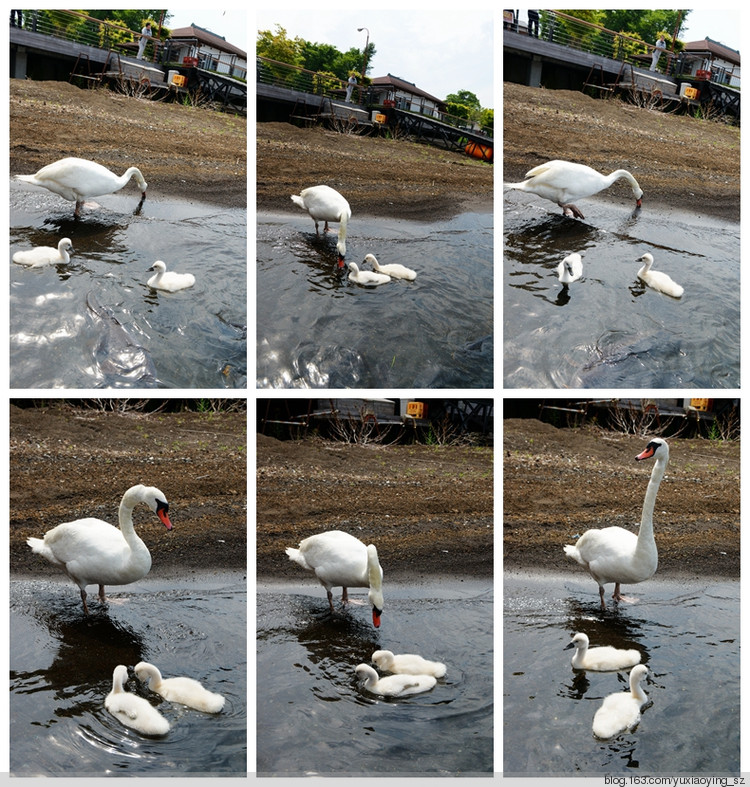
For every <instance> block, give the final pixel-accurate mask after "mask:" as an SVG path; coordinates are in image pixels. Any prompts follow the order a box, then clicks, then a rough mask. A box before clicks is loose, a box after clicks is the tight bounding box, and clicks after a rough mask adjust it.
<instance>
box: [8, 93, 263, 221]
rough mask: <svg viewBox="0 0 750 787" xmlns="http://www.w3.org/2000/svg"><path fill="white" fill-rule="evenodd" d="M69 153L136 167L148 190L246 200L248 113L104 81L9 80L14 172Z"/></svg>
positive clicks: (221, 201) (233, 203)
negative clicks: (86, 85) (130, 91)
mask: <svg viewBox="0 0 750 787" xmlns="http://www.w3.org/2000/svg"><path fill="white" fill-rule="evenodd" d="M66 156H77V157H79V158H85V159H92V160H94V161H97V162H99V163H100V164H103V165H104V166H105V167H107V168H109V169H111V170H112V171H114V172H116V173H117V174H118V175H119V174H122V172H124V171H125V169H127V168H128V167H131V166H136V167H138V168H139V169H140V170H141V171H142V172H143V176H144V178H145V179H146V181H147V183H148V186H149V194H165V195H167V196H171V197H179V198H181V199H187V200H192V199H196V200H199V201H201V202H209V203H213V204H217V205H225V206H227V207H236V208H241V207H244V206H246V204H247V120H246V119H245V118H244V117H240V116H238V115H233V114H228V113H224V112H219V111H216V110H212V109H208V108H203V107H191V106H184V105H183V104H180V103H166V102H160V101H150V100H148V99H140V98H132V97H130V96H125V95H122V94H119V93H115V92H113V91H111V90H108V89H106V88H96V89H91V90H86V89H81V88H78V87H75V86H74V85H71V84H69V83H67V82H35V81H32V80H21V79H11V80H10V174H11V175H30V174H33V173H34V172H36V171H37V170H38V169H40V168H41V167H43V166H45V165H46V164H51V163H52V162H53V161H57V160H58V159H61V158H65V157H66ZM126 188H128V187H127V186H126ZM131 188H132V186H131Z"/></svg>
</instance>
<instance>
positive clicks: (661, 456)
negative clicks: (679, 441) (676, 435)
mask: <svg viewBox="0 0 750 787" xmlns="http://www.w3.org/2000/svg"><path fill="white" fill-rule="evenodd" d="M652 457H654V458H655V463H654V467H653V470H652V471H651V479H650V480H649V482H648V488H647V489H646V496H645V498H644V500H643V511H642V513H641V526H640V529H639V530H638V535H637V536H636V535H635V534H634V533H631V532H630V531H629V530H625V528H622V527H617V526H613V527H605V528H601V529H595V530H587V531H586V532H585V533H584V534H583V535H582V536H581V537H580V538H579V539H578V541H576V544H575V546H571V545H567V546H565V547H564V549H565V554H566V555H567V556H568V557H569V558H571V559H573V560H575V561H576V562H577V563H580V564H581V565H582V566H583V567H584V568H586V569H587V570H588V572H589V573H590V574H591V576H592V577H593V578H594V579H595V580H596V582H597V583H598V584H599V599H600V602H601V607H602V609H605V608H606V605H605V603H604V585H607V584H609V583H610V582H614V583H615V592H614V595H613V596H612V597H613V598H614V599H615V601H623V600H624V597H623V596H622V595H621V594H620V584H621V583H622V584H631V583H636V582H643V581H645V580H647V579H650V578H651V577H652V576H653V575H654V573H655V571H656V566H657V562H658V556H657V551H656V541H654V522H653V514H654V505H655V503H656V493H657V491H658V490H659V484H660V483H661V480H662V478H663V477H664V472H665V471H666V469H667V463H668V462H669V446H668V445H667V443H666V441H665V440H662V439H661V438H660V437H654V438H652V439H651V440H650V441H649V443H648V445H647V446H646V448H645V449H644V450H643V451H642V452H641V453H640V454H638V456H636V460H638V461H640V460H643V459H650V458H652Z"/></svg>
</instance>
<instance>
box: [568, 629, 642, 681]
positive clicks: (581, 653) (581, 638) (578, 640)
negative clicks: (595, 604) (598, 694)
mask: <svg viewBox="0 0 750 787" xmlns="http://www.w3.org/2000/svg"><path fill="white" fill-rule="evenodd" d="M569 648H575V649H576V652H575V653H574V654H573V658H572V659H571V661H570V663H571V664H572V665H573V669H589V670H594V671H599V672H607V671H608V670H620V669H625V668H626V667H633V666H634V665H636V664H638V662H639V661H640V660H641V654H640V653H639V652H638V651H637V650H634V649H631V650H621V649H619V648H613V647H611V646H610V645H604V646H602V647H598V648H589V638H588V637H587V636H586V634H584V633H582V632H579V633H578V634H576V635H575V636H574V637H573V639H572V640H571V641H570V642H569V643H568V644H567V645H566V646H565V648H564V650H568V649H569Z"/></svg>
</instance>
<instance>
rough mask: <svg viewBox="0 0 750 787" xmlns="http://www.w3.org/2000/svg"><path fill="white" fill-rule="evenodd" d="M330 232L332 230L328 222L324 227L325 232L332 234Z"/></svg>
mask: <svg viewBox="0 0 750 787" xmlns="http://www.w3.org/2000/svg"><path fill="white" fill-rule="evenodd" d="M330 231H331V230H330V228H329V226H328V222H326V223H325V226H324V227H323V232H330Z"/></svg>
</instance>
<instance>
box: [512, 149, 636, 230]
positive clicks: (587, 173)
mask: <svg viewBox="0 0 750 787" xmlns="http://www.w3.org/2000/svg"><path fill="white" fill-rule="evenodd" d="M525 177H526V180H524V181H521V182H520V183H504V184H503V187H504V188H506V189H518V190H519V191H528V192H529V193H530V194H536V195H537V196H538V197H542V198H543V199H548V200H551V201H552V202H555V203H557V204H558V205H559V206H560V207H561V208H562V209H563V214H564V215H565V216H575V217H577V218H579V219H582V218H584V216H583V213H581V211H580V210H579V209H578V208H577V207H576V206H575V205H573V204H572V203H573V202H574V201H576V200H579V199H583V198H584V197H591V196H592V195H594V194H598V193H599V192H600V191H603V190H604V189H608V188H609V187H610V186H611V185H612V184H613V183H614V182H615V181H617V180H620V178H624V179H625V180H627V181H628V183H629V184H630V187H631V188H632V189H633V195H634V196H635V204H636V207H638V208H640V207H641V197H643V190H642V189H641V187H640V186H639V185H638V181H637V180H636V179H635V178H634V177H633V176H632V175H631V174H630V173H629V172H628V171H627V170H626V169H616V170H615V171H614V172H611V173H610V174H609V175H602V174H601V173H600V172H597V171H596V170H595V169H592V168H591V167H587V166H586V165H585V164H576V163H574V162H572V161H559V160H555V161H548V162H547V163H546V164H540V165H539V166H538V167H534V169H530V170H529V171H528V172H527V173H526V175H525Z"/></svg>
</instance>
